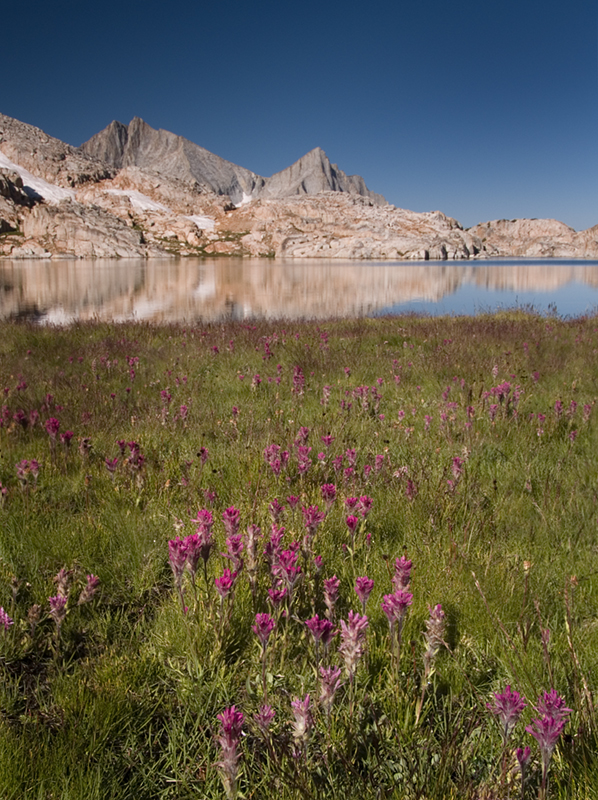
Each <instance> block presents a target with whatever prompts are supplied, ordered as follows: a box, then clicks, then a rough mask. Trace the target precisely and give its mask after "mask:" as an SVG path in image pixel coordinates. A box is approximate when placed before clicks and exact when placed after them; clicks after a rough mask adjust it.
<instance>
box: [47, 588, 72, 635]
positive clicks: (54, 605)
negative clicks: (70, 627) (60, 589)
mask: <svg viewBox="0 0 598 800" xmlns="http://www.w3.org/2000/svg"><path fill="white" fill-rule="evenodd" d="M67 601H68V597H66V596H65V595H63V594H57V595H55V597H48V603H49V604H50V616H51V617H52V619H53V620H54V622H55V623H56V627H57V628H58V629H59V628H60V626H61V625H62V623H63V622H64V620H65V617H66V604H67Z"/></svg>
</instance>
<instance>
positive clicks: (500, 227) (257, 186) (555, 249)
mask: <svg viewBox="0 0 598 800" xmlns="http://www.w3.org/2000/svg"><path fill="white" fill-rule="evenodd" d="M186 255H197V256H206V255H238V256H276V257H282V258H289V259H290V258H322V257H323V258H328V259H370V260H371V259H374V260H377V259H380V260H382V259H384V260H399V259H414V260H446V259H471V258H489V257H490V258H492V257H504V256H519V257H522V256H523V257H547V256H551V257H566V258H598V226H595V227H593V228H590V229H588V230H586V231H579V232H578V231H574V230H573V229H572V228H569V227H568V226H567V225H564V224H563V223H560V222H556V221H555V220H511V221H507V220H499V221H497V222H486V223H482V224H480V225H476V226H475V227H473V228H470V229H469V230H463V228H462V226H461V225H460V224H459V222H457V220H455V219H452V218H450V217H447V216H446V215H445V214H442V213H441V212H439V211H436V212H429V213H415V212H413V211H406V210H404V209H400V208H395V207H394V206H391V205H389V204H387V203H386V201H385V200H384V198H383V197H381V196H380V195H377V194H375V193H373V192H370V191H369V189H368V188H367V187H366V185H365V182H364V181H363V179H362V178H360V177H359V176H356V175H346V174H345V173H344V172H343V171H342V170H341V169H339V167H338V166H337V165H336V164H331V163H330V161H329V160H328V157H327V156H326V154H325V153H324V151H323V150H321V149H320V148H315V149H314V150H312V151H310V152H309V153H307V155H305V156H303V158H301V159H299V161H297V162H296V163H295V164H293V165H291V166H290V167H288V168H287V169H285V170H282V171H281V172H278V173H276V174H275V175H272V176H271V177H270V178H263V177H261V176H259V175H256V174H255V173H253V172H251V171H250V170H247V169H244V168H243V167H238V166H237V165H235V164H232V163H231V162H229V161H225V160H224V159H222V158H220V157H219V156H216V155H214V154H213V153H210V152H209V151H207V150H205V149H204V148H202V147H199V146H198V145H196V144H193V142H190V141H188V140H187V139H184V138H183V137H181V136H176V135H175V134H173V133H169V132H168V131H163V130H154V129H153V128H151V127H150V126H149V125H147V124H146V123H145V122H143V120H140V119H137V118H136V119H134V120H133V121H132V122H131V123H130V124H129V125H128V126H126V125H122V124H121V123H119V122H113V123H111V125H109V126H108V127H107V128H106V129H105V130H104V131H101V132H100V133H99V134H97V135H96V136H94V137H92V139H90V140H89V141H88V142H86V143H85V144H84V145H82V146H81V148H75V147H71V146H70V145H68V144H65V143H64V142H61V141H59V140H58V139H54V138H52V137H51V136H48V135H47V134H45V133H44V132H43V131H41V130H39V128H35V127H33V126H31V125H26V124H25V123H22V122H19V121H18V120H14V119H11V118H10V117H5V116H2V115H0V257H3V256H4V257H8V258H30V257H36V258H37V257H41V258H50V257H65V256H70V257H79V258H139V257H142V258H148V257H152V258H153V257H160V256H166V257H170V256H186Z"/></svg>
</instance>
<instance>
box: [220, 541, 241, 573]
mask: <svg viewBox="0 0 598 800" xmlns="http://www.w3.org/2000/svg"><path fill="white" fill-rule="evenodd" d="M244 549H245V544H244V542H243V537H242V536H241V534H240V533H234V534H231V535H230V536H228V537H227V539H226V552H225V553H222V554H221V555H223V556H224V558H228V560H229V561H230V562H231V563H232V567H233V570H234V571H235V572H240V571H241V569H242V568H243V558H242V553H243V550H244Z"/></svg>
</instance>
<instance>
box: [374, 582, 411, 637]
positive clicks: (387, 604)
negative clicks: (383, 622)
mask: <svg viewBox="0 0 598 800" xmlns="http://www.w3.org/2000/svg"><path fill="white" fill-rule="evenodd" d="M412 602H413V595H412V594H411V592H406V591H405V590H404V589H397V590H396V592H394V594H385V595H384V598H383V600H382V603H381V607H382V611H384V613H385V614H386V617H387V619H388V625H389V627H390V637H391V640H392V639H393V638H394V633H395V631H396V632H397V637H398V640H399V646H400V641H401V632H402V630H403V623H404V622H405V617H406V615H407V609H408V608H409V606H410V605H411V603H412Z"/></svg>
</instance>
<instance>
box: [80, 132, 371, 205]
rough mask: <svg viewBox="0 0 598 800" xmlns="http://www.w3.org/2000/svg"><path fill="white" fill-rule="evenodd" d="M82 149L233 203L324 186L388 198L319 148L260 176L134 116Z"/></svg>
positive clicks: (313, 190)
mask: <svg viewBox="0 0 598 800" xmlns="http://www.w3.org/2000/svg"><path fill="white" fill-rule="evenodd" d="M80 150H82V151H83V152H84V153H87V154H88V155H93V156H94V157H96V158H98V159H100V160H102V161H105V162H106V163H108V164H110V165H111V166H113V167H116V168H117V169H121V168H123V167H127V166H137V167H141V168H144V169H148V170H152V171H153V172H159V173H162V174H164V175H167V176H169V177H171V178H175V179H178V180H184V181H186V182H195V183H197V184H199V185H200V186H201V187H203V188H205V189H209V190H211V191H214V192H216V193H217V194H227V195H229V196H230V197H231V199H232V200H233V202H235V203H240V202H242V201H243V198H244V196H251V197H260V196H265V197H288V196H290V195H296V194H317V193H318V192H322V191H332V192H349V193H351V194H359V195H363V196H365V197H369V198H370V199H371V200H373V202H374V203H376V204H378V205H381V204H384V203H385V202H386V201H385V200H384V198H383V197H381V196H380V195H377V194H375V193H374V192H370V191H369V189H368V188H367V187H366V185H365V182H364V180H363V178H361V177H360V176H359V175H345V173H344V172H343V171H342V170H341V169H339V168H338V167H337V166H336V164H331V163H330V161H329V160H328V157H327V155H326V153H325V152H324V151H323V150H322V149H321V148H320V147H315V148H314V149H313V150H310V151H309V153H306V155H304V156H303V157H302V158H300V159H299V160H298V161H296V162H295V163H294V164H293V165H292V166H290V167H288V168H287V169H285V170H282V172H278V173H276V175H273V176H272V177H271V178H262V177H260V176H259V175H256V174H255V173H253V172H251V171H250V170H247V169H245V168H244V167H239V166H237V165H236V164H233V163H232V162H230V161H226V160H225V159H223V158H220V157H219V156H217V155H214V153H210V152H209V150H206V149H205V148H203V147H200V146H199V145H197V144H194V143H193V142H191V141H189V140H188V139H185V138H184V137H182V136H177V135H176V134H174V133H170V132H169V131H165V130H161V129H160V130H155V129H154V128H152V127H151V126H150V125H148V124H147V122H144V121H143V120H142V119H140V118H139V117H134V118H133V119H132V120H131V122H130V123H129V125H128V126H127V125H123V124H122V123H121V122H117V121H114V122H111V123H110V125H108V126H107V127H106V128H104V130H102V131H100V132H99V133H97V134H96V135H95V136H92V138H91V139H89V141H87V142H85V143H84V144H82V145H81V148H80Z"/></svg>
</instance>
